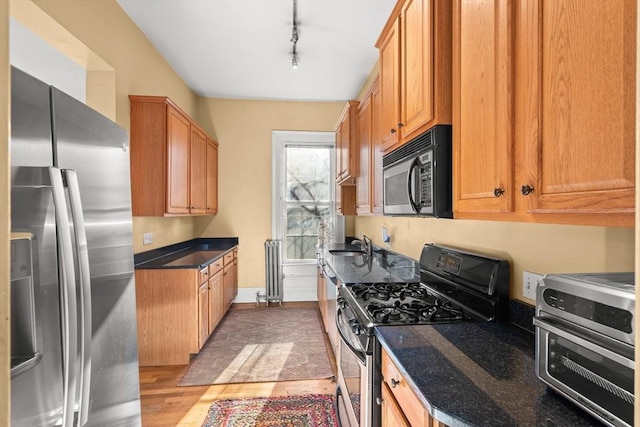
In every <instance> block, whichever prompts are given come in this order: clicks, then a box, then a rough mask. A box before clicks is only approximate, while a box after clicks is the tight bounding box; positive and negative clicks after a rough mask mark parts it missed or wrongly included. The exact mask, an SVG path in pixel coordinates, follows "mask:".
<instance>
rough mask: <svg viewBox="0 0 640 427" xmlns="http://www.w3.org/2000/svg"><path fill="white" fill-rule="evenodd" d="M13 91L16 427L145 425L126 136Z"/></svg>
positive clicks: (24, 86)
mask: <svg viewBox="0 0 640 427" xmlns="http://www.w3.org/2000/svg"><path fill="white" fill-rule="evenodd" d="M11 79H12V85H11V90H12V93H11V117H12V118H11V140H10V151H11V232H12V240H11V310H12V311H11V333H12V336H11V356H12V357H11V361H12V363H11V422H12V425H14V426H23V425H24V426H30V427H32V426H54V425H63V426H65V427H66V426H79V425H88V426H136V425H140V386H139V380H138V347H137V333H136V312H135V310H136V304H135V284H134V274H133V273H134V272H133V242H132V223H131V190H130V177H129V153H128V150H127V144H128V136H127V133H126V132H125V131H124V130H123V129H122V128H120V127H119V126H117V125H116V124H115V123H113V122H112V121H111V120H109V119H107V118H106V117H104V116H102V115H101V114H99V113H97V112H96V111H94V110H92V109H91V108H89V107H87V106H86V105H84V104H83V103H81V102H79V101H77V100H75V99H74V98H72V97H70V96H68V95H66V94H65V93H63V92H61V91H59V90H57V89H56V88H54V87H51V86H49V85H47V84H45V83H43V82H41V81H39V80H37V79H35V78H33V77H31V76H29V75H28V74H26V73H24V72H22V71H20V70H18V69H16V68H12V74H11Z"/></svg>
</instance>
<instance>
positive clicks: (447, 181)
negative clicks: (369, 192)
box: [382, 125, 453, 218]
mask: <svg viewBox="0 0 640 427" xmlns="http://www.w3.org/2000/svg"><path fill="white" fill-rule="evenodd" d="M382 175H383V194H384V196H383V200H384V203H383V209H384V214H385V215H419V216H433V217H437V218H453V207H452V195H451V193H452V155H451V126H450V125H437V126H434V127H432V128H431V129H429V130H427V131H426V132H425V133H423V134H421V135H420V136H417V137H416V138H414V139H413V140H411V141H410V142H408V143H407V144H405V145H403V146H401V147H399V148H397V149H396V150H393V151H392V152H390V153H388V154H386V155H384V156H383V157H382Z"/></svg>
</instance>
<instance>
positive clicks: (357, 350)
mask: <svg viewBox="0 0 640 427" xmlns="http://www.w3.org/2000/svg"><path fill="white" fill-rule="evenodd" d="M342 317H344V314H343V313H342V310H340V309H338V310H336V326H337V329H338V333H339V334H340V337H341V338H342V341H343V342H344V343H345V344H346V345H347V347H349V350H351V352H352V353H353V354H354V355H355V356H356V357H357V358H358V359H359V360H360V361H361V362H362V364H363V365H364V364H366V360H365V352H364V350H363V349H362V346H361V345H359V344H354V343H353V342H352V341H351V340H350V339H349V338H348V337H347V335H348V333H345V332H344V331H343V328H344V327H345V326H346V325H345V324H344V322H343V321H342V319H341V318H342Z"/></svg>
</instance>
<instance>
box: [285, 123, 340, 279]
mask: <svg viewBox="0 0 640 427" xmlns="http://www.w3.org/2000/svg"><path fill="white" fill-rule="evenodd" d="M334 144H335V133H334V132H302V131H299V132H298V131H273V152H272V153H273V193H272V200H273V206H272V208H273V211H272V214H273V216H272V219H273V222H272V224H273V229H272V238H273V239H278V240H281V241H282V246H281V247H282V263H283V267H284V269H285V270H284V271H285V276H287V274H286V273H287V271H288V270H287V269H288V268H293V269H294V270H292V271H289V274H288V276H289V277H290V278H292V280H293V278H294V277H299V276H300V274H302V273H301V270H297V268H298V267H300V268H302V267H303V265H304V266H305V268H306V266H307V265H308V266H309V267H312V269H311V270H309V271H310V273H309V274H310V275H312V276H313V279H314V283H315V264H316V244H317V243H318V227H319V225H320V222H321V220H322V219H323V218H324V219H328V218H329V217H330V216H331V217H332V218H335V204H334V200H335V185H334V183H335V181H334V180H333V179H332V177H333V176H335V160H334V159H335V150H334ZM305 271H306V270H305ZM314 286H315V285H314Z"/></svg>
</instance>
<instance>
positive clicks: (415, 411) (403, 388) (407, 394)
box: [382, 351, 430, 426]
mask: <svg viewBox="0 0 640 427" xmlns="http://www.w3.org/2000/svg"><path fill="white" fill-rule="evenodd" d="M382 377H383V378H384V382H385V383H386V384H387V385H388V386H389V389H390V390H391V393H392V394H393V396H394V397H395V398H396V401H397V402H398V405H400V407H401V408H402V412H404V415H405V417H406V418H407V420H408V421H409V423H410V424H411V425H412V426H424V425H428V424H426V423H427V422H428V421H429V418H430V417H429V413H428V412H427V410H426V408H425V407H424V406H423V405H422V402H420V399H418V396H416V394H415V393H414V392H413V390H411V387H409V384H408V383H407V381H406V379H405V378H404V377H403V376H402V374H401V373H400V371H399V370H398V368H397V367H396V365H395V364H394V363H393V361H392V360H391V358H390V357H389V355H388V354H387V352H386V351H383V352H382Z"/></svg>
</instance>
